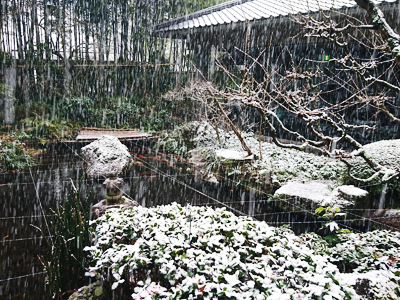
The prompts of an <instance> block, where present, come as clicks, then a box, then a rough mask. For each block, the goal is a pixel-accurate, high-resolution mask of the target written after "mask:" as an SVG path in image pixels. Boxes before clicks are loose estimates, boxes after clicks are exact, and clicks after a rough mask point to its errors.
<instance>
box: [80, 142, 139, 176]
mask: <svg viewBox="0 0 400 300" xmlns="http://www.w3.org/2000/svg"><path fill="white" fill-rule="evenodd" d="M82 155H83V158H84V160H85V162H86V164H87V165H88V169H87V176H88V177H89V178H94V177H103V176H104V177H117V176H118V175H119V174H121V173H122V172H123V171H124V170H126V169H129V168H130V167H131V165H132V164H133V159H132V157H131V155H130V154H129V151H128V148H127V147H126V146H125V145H123V144H122V143H121V142H120V141H119V140H118V138H116V137H113V136H109V135H103V136H102V137H101V138H99V139H98V140H96V141H94V142H92V143H90V144H89V145H87V146H85V147H83V148H82Z"/></svg>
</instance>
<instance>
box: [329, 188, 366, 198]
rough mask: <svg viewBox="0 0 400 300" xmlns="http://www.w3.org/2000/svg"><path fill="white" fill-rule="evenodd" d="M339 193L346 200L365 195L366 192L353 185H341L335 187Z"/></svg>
mask: <svg viewBox="0 0 400 300" xmlns="http://www.w3.org/2000/svg"><path fill="white" fill-rule="evenodd" d="M337 190H338V192H339V194H340V195H341V196H342V197H343V198H345V199H348V200H353V199H357V198H362V197H366V196H367V195H368V192H367V191H365V190H363V189H360V188H358V187H355V186H354V185H341V186H339V187H338V188H337Z"/></svg>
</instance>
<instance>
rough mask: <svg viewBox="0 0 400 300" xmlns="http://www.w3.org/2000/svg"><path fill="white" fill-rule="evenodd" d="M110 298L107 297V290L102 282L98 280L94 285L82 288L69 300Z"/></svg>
mask: <svg viewBox="0 0 400 300" xmlns="http://www.w3.org/2000/svg"><path fill="white" fill-rule="evenodd" d="M107 299H109V297H108V296H107V295H106V292H105V289H104V288H103V286H102V284H101V282H100V281H99V280H98V281H96V282H94V283H92V284H89V285H87V286H84V287H81V288H80V289H79V290H77V291H76V292H75V293H73V294H72V295H71V296H70V297H69V298H68V300H107Z"/></svg>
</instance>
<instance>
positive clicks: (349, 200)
mask: <svg viewBox="0 0 400 300" xmlns="http://www.w3.org/2000/svg"><path fill="white" fill-rule="evenodd" d="M367 194H368V192H366V191H364V190H362V189H360V188H357V187H355V186H352V185H342V186H339V187H336V188H334V182H332V181H322V180H321V181H320V180H315V181H310V182H306V183H301V182H296V181H292V182H288V183H287V184H285V185H283V186H282V187H281V188H279V189H278V190H277V191H276V192H275V196H276V197H278V198H287V197H288V198H296V199H299V200H301V201H303V202H305V203H303V204H307V205H306V206H308V207H310V206H311V207H315V206H323V207H339V208H342V207H346V206H350V205H353V204H354V200H356V199H358V198H362V197H365V196H366V195H367Z"/></svg>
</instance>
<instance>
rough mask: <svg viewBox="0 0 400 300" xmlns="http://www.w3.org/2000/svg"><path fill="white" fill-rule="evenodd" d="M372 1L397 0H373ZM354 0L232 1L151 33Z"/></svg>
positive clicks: (345, 5) (341, 5)
mask: <svg viewBox="0 0 400 300" xmlns="http://www.w3.org/2000/svg"><path fill="white" fill-rule="evenodd" d="M375 2H378V3H381V2H396V0H376V1H375ZM355 6H357V4H356V2H355V1H353V0H231V1H228V2H225V3H223V4H219V5H216V6H212V7H210V8H207V9H203V10H200V11H198V12H195V13H192V14H189V15H186V16H183V17H180V18H176V19H172V20H169V21H167V22H164V23H161V24H157V25H155V26H153V32H168V31H179V30H183V29H190V28H199V27H206V26H213V25H220V24H229V23H236V22H243V21H253V20H259V19H268V18H272V17H278V16H287V15H289V14H297V13H306V12H308V11H311V12H316V11H319V10H320V9H322V10H329V9H331V8H332V7H333V8H334V9H342V8H351V7H355Z"/></svg>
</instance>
